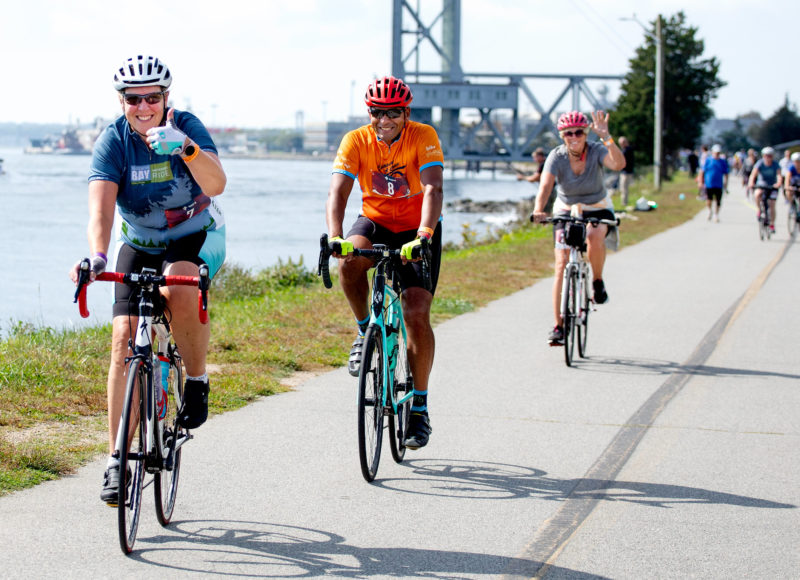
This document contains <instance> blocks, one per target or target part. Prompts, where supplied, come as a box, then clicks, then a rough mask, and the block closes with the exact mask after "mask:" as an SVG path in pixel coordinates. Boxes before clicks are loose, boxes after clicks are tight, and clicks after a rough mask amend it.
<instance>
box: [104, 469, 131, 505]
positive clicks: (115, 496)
mask: <svg viewBox="0 0 800 580" xmlns="http://www.w3.org/2000/svg"><path fill="white" fill-rule="evenodd" d="M126 481H127V487H128V488H129V487H130V486H131V468H130V467H128V479H127V480H126ZM100 499H102V500H103V501H104V502H106V504H108V506H109V507H117V506H118V505H119V463H118V464H116V465H112V466H111V467H108V468H107V469H106V471H105V473H104V474H103V491H101V492H100Z"/></svg>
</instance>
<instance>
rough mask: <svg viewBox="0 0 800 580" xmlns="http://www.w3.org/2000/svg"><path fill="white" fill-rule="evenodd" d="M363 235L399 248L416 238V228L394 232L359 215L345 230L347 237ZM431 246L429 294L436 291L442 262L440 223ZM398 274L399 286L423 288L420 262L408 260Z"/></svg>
mask: <svg viewBox="0 0 800 580" xmlns="http://www.w3.org/2000/svg"><path fill="white" fill-rule="evenodd" d="M350 236H363V237H365V238H367V239H368V240H369V241H370V243H372V244H384V245H385V246H387V247H388V248H389V249H392V250H399V249H400V248H401V247H402V245H403V244H406V243H408V242H411V241H414V240H415V239H417V230H407V231H404V232H398V233H394V232H393V231H391V230H389V229H387V228H385V227H383V226H381V225H379V224H376V223H375V222H373V221H372V220H371V219H369V218H368V217H366V216H363V215H360V216H358V219H356V221H355V223H354V224H353V227H352V228H350V231H349V232H347V237H348V238H349V237H350ZM430 248H431V294H435V293H436V284H437V283H438V281H439V267H440V266H441V263H442V223H441V222H439V223H437V224H436V229H435V230H434V231H433V237H432V238H431V243H430ZM398 272H399V274H400V287H401V288H402V289H403V290H405V289H406V288H424V285H423V284H422V264H421V263H420V262H409V263H407V264H406V265H405V266H401V267H400V269H399V270H398Z"/></svg>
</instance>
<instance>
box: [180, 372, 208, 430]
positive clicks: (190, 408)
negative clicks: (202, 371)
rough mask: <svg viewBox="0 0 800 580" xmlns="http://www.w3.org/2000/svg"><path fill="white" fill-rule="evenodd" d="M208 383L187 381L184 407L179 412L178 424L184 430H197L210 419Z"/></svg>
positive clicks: (184, 392) (184, 391)
mask: <svg viewBox="0 0 800 580" xmlns="http://www.w3.org/2000/svg"><path fill="white" fill-rule="evenodd" d="M208 391H209V387H208V383H206V382H203V381H196V380H194V379H186V384H185V385H184V387H183V405H181V408H180V409H179V411H178V424H179V425H180V426H181V427H183V428H184V429H197V428H198V427H199V426H200V425H202V424H203V423H205V422H206V419H208Z"/></svg>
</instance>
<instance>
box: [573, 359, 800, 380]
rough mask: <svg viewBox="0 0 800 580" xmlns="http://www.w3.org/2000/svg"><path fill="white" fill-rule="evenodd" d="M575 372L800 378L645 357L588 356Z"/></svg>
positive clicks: (791, 375) (786, 374)
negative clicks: (684, 363)
mask: <svg viewBox="0 0 800 580" xmlns="http://www.w3.org/2000/svg"><path fill="white" fill-rule="evenodd" d="M573 368H575V369H576V370H579V371H591V372H597V373H613V374H617V373H623V374H629V375H631V374H634V375H665V376H666V375H672V374H679V375H692V376H698V377H702V376H707V377H729V378H735V377H774V378H781V379H800V375H797V374H791V373H781V372H776V371H768V370H755V369H737V368H728V367H719V366H713V365H683V364H681V363H678V362H675V361H667V360H658V359H647V358H616V357H602V356H590V357H587V358H585V359H581V360H580V361H579V364H575V365H573Z"/></svg>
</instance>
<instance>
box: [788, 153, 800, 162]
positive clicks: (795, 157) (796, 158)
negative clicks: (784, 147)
mask: <svg viewBox="0 0 800 580" xmlns="http://www.w3.org/2000/svg"><path fill="white" fill-rule="evenodd" d="M789 159H791V160H792V161H797V160H798V159H800V151H795V152H794V153H792V156H791V157H790V158H789Z"/></svg>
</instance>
